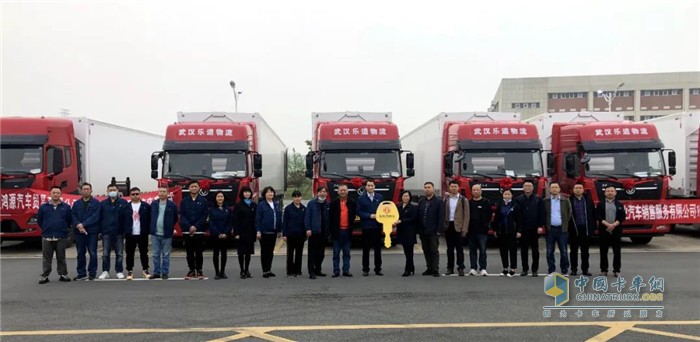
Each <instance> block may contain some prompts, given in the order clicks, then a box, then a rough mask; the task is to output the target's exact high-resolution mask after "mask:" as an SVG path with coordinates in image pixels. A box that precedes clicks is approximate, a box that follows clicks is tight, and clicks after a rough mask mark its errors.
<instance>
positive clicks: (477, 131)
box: [473, 127, 528, 135]
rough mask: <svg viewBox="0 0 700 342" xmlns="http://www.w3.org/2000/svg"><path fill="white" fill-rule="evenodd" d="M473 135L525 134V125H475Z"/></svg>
mask: <svg viewBox="0 0 700 342" xmlns="http://www.w3.org/2000/svg"><path fill="white" fill-rule="evenodd" d="M473 133H474V135H527V134H528V133H527V128H525V127H520V128H518V127H500V128H499V127H492V128H491V127H476V128H474V131H473Z"/></svg>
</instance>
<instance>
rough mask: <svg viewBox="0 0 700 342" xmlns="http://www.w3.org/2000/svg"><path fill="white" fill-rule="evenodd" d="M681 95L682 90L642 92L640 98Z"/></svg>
mask: <svg viewBox="0 0 700 342" xmlns="http://www.w3.org/2000/svg"><path fill="white" fill-rule="evenodd" d="M682 93H683V90H682V89H654V90H642V96H677V95H679V94H682Z"/></svg>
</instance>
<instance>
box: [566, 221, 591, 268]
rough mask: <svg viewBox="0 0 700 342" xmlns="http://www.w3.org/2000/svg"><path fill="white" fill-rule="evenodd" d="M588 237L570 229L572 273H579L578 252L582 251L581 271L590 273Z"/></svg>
mask: <svg viewBox="0 0 700 342" xmlns="http://www.w3.org/2000/svg"><path fill="white" fill-rule="evenodd" d="M589 239H590V238H589V237H588V235H582V234H579V233H578V232H577V231H576V229H569V246H571V255H570V256H569V259H570V260H571V271H572V272H576V271H578V250H579V248H580V249H581V271H583V273H586V272H588V268H589V264H588V257H589V254H588V247H589V246H590V242H589Z"/></svg>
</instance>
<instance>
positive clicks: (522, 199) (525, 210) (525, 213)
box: [515, 181, 546, 277]
mask: <svg viewBox="0 0 700 342" xmlns="http://www.w3.org/2000/svg"><path fill="white" fill-rule="evenodd" d="M534 190H535V186H534V185H533V183H532V182H531V181H525V182H524V183H523V194H522V195H520V196H518V198H516V199H515V202H516V203H517V205H518V207H517V208H518V210H519V213H518V216H517V217H518V218H519V219H520V222H518V226H519V227H520V230H521V231H522V235H521V237H520V255H521V258H522V263H523V272H522V273H520V276H522V277H524V276H526V275H527V271H528V269H529V263H528V255H527V253H528V252H527V250H528V248H529V249H532V276H533V277H537V269H538V268H539V265H540V250H539V248H540V245H539V237H540V234H542V233H543V232H544V224H545V216H546V212H545V208H544V201H543V200H542V198H540V197H539V196H537V194H534V193H533V191H534Z"/></svg>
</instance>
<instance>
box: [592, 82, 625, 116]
mask: <svg viewBox="0 0 700 342" xmlns="http://www.w3.org/2000/svg"><path fill="white" fill-rule="evenodd" d="M623 85H625V82H620V84H618V85H617V88H615V91H613V92H611V93H606V92H604V91H602V90H600V89H598V91H597V93H598V96H602V97H603V99H605V102H607V103H608V112H611V111H612V102H613V100H614V99H615V96H617V91H618V90H620V88H622V86H623Z"/></svg>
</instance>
